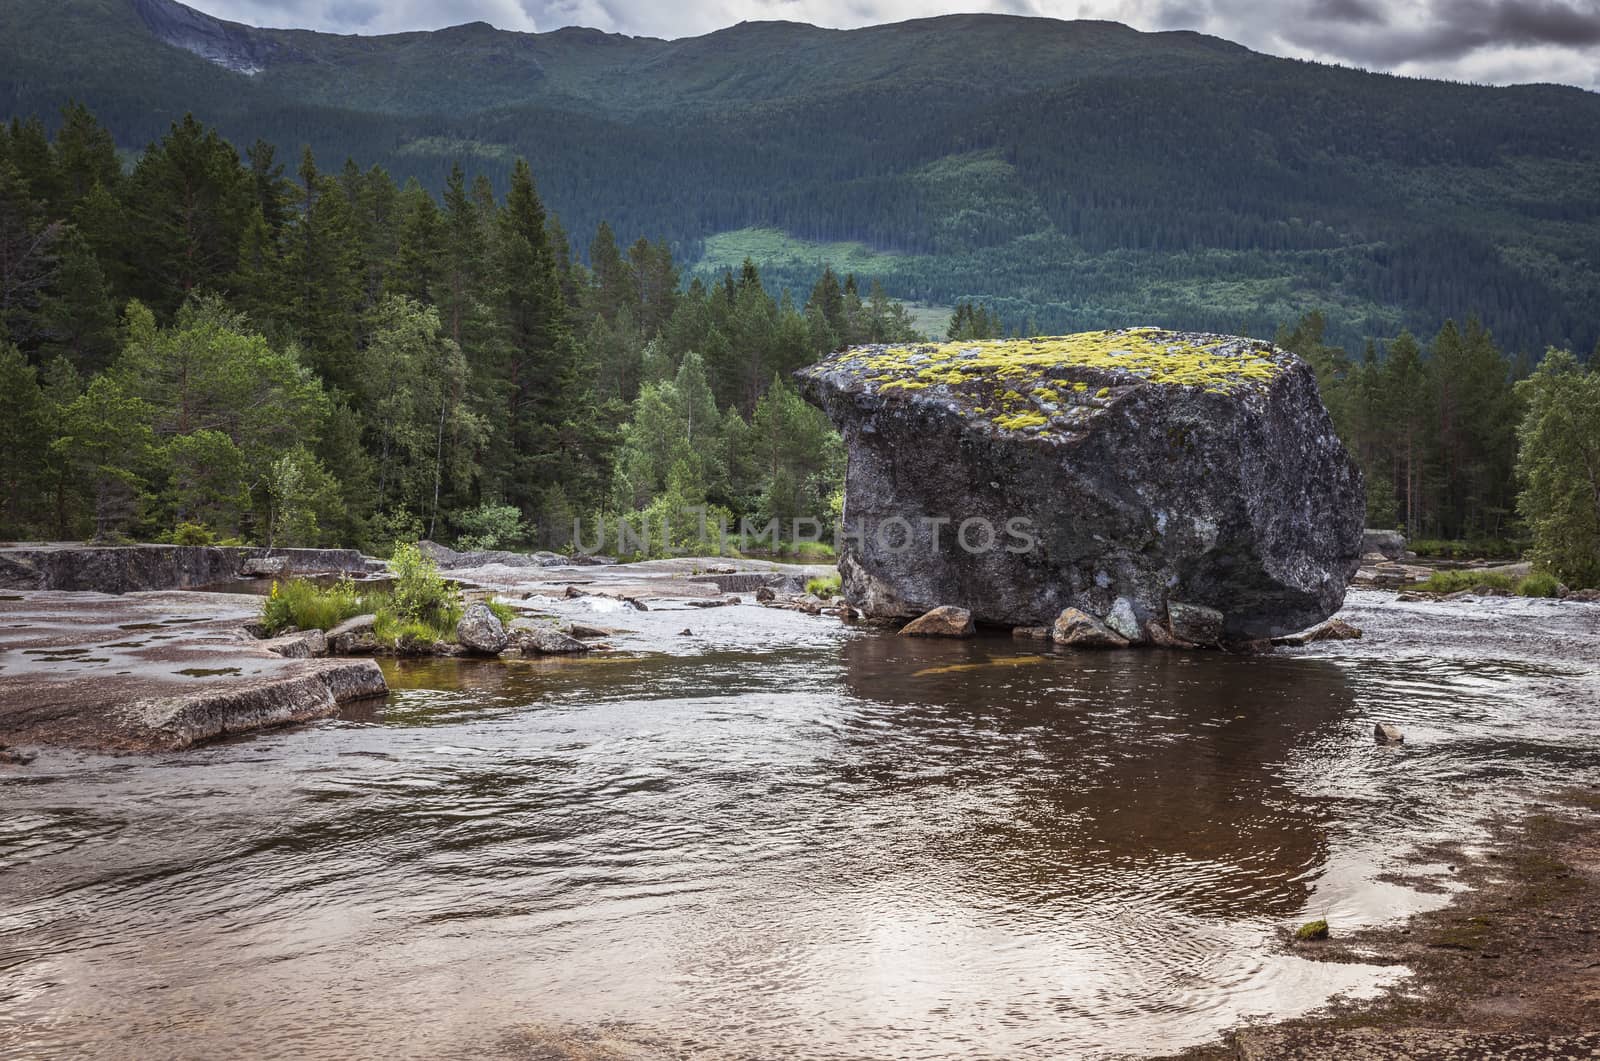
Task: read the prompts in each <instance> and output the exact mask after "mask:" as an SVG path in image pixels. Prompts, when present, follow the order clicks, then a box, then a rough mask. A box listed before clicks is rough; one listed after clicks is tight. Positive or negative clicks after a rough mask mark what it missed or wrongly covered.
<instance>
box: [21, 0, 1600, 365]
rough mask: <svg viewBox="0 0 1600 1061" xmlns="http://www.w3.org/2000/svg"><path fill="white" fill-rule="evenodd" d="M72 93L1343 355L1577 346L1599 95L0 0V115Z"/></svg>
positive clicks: (1586, 278)
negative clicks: (1317, 342)
mask: <svg viewBox="0 0 1600 1061" xmlns="http://www.w3.org/2000/svg"><path fill="white" fill-rule="evenodd" d="M69 96H71V97H76V98H79V99H82V100H83V101H85V102H86V103H88V104H89V105H90V106H91V108H93V109H94V110H95V111H96V113H97V114H99V115H100V116H101V117H102V119H103V120H105V121H106V122H107V123H108V124H110V125H111V127H112V128H113V130H114V131H115V132H116V134H117V135H118V137H119V139H120V140H121V141H122V142H123V143H124V145H125V146H128V147H137V146H139V145H141V144H142V143H144V142H147V141H148V140H149V139H150V138H152V137H154V136H157V135H159V134H160V133H161V131H162V130H163V129H164V128H165V125H166V123H167V122H168V121H170V120H171V118H173V117H175V116H177V115H178V114H180V113H181V112H182V111H185V110H193V111H194V112H195V113H196V115H197V116H198V117H200V118H202V119H203V120H205V121H208V122H211V123H215V124H217V125H218V126H219V127H220V128H221V129H222V130H223V131H224V132H225V133H227V134H228V135H230V136H231V137H233V138H234V139H235V140H236V142H249V141H250V140H253V139H254V138H255V137H256V136H263V137H266V138H267V139H269V140H273V141H275V142H277V143H279V145H280V146H281V147H282V148H284V149H286V150H293V149H294V148H295V147H297V146H298V145H299V144H300V143H310V144H311V145H312V146H313V147H314V148H315V149H316V150H317V151H318V153H319V155H320V156H322V157H323V158H324V160H325V162H336V161H338V160H339V159H341V158H342V157H344V156H346V155H349V156H353V157H354V158H356V159H357V160H358V161H360V162H362V163H363V164H369V163H379V164H382V165H384V166H385V167H387V168H389V169H390V170H391V171H393V172H395V173H396V175H397V176H416V177H418V178H420V179H422V180H423V181H424V182H425V183H428V184H430V185H435V186H437V184H438V183H439V182H440V180H441V179H442V177H443V175H444V173H445V172H446V171H447V170H448V167H449V165H450V164H451V163H452V162H453V161H455V160H457V159H460V160H461V161H463V162H464V163H465V164H466V165H467V166H468V168H469V169H479V170H482V171H484V172H486V173H488V174H489V175H490V176H491V177H493V178H496V179H497V180H498V179H502V178H503V177H504V174H505V173H506V172H507V171H508V169H509V167H510V164H511V161H512V160H513V159H514V158H515V157H516V156H517V155H519V154H521V155H525V156H527V157H528V158H529V159H530V160H531V161H532V162H533V164H534V167H535V170H536V172H537V173H538V175H539V179H540V183H541V187H542V189H543V191H544V192H545V194H546V196H547V198H548V199H549V201H550V202H551V204H552V205H553V206H554V207H555V209H556V210H557V211H558V212H559V213H560V215H561V217H562V218H563V220H564V221H565V222H566V224H567V226H568V228H569V230H571V231H572V232H573V233H574V234H575V236H576V238H577V240H578V242H579V243H580V244H582V243H584V242H586V236H585V234H586V233H587V232H589V231H592V228H593V226H594V225H595V224H596V223H597V222H598V221H599V220H601V219H602V218H605V219H609V220H610V221H611V222H612V223H613V225H614V226H615V227H616V228H617V229H618V231H619V232H620V233H622V234H623V235H625V236H628V237H631V236H633V235H641V234H644V235H650V236H652V237H657V236H659V237H664V238H667V239H670V240H672V241H674V242H676V243H677V244H678V245H679V247H680V251H681V252H683V253H685V254H687V255H688V256H689V257H691V258H693V257H696V256H697V255H699V254H700V253H701V251H702V248H705V254H706V257H705V260H704V265H705V266H706V267H707V268H713V267H716V266H719V265H720V264H722V263H723V262H724V261H726V260H727V259H728V258H729V257H730V256H733V255H737V254H738V253H739V252H740V251H741V249H749V250H751V251H752V252H756V253H759V252H762V251H763V249H765V248H770V247H772V246H775V245H777V242H782V244H783V245H784V246H786V247H788V248H790V249H791V250H790V252H789V253H787V255H786V257H785V259H784V261H783V262H774V263H773V264H774V266H775V275H778V276H780V277H782V278H784V279H786V280H789V281H791V282H794V283H803V282H808V281H809V279H810V276H811V274H812V272H813V270H814V269H815V268H816V262H815V261H814V260H812V259H810V258H808V256H807V252H806V251H804V250H803V249H802V250H799V251H795V250H793V248H804V247H806V246H807V241H810V242H812V243H815V244H817V245H819V246H820V245H822V244H837V243H839V242H841V241H842V242H847V243H854V244H859V248H858V253H856V254H855V258H854V260H858V261H864V262H870V263H872V264H873V271H874V272H875V273H877V274H878V275H879V276H880V277H881V279H883V281H884V282H885V284H886V286H887V287H888V288H889V289H890V290H891V292H893V293H895V294H898V295H901V296H904V297H910V298H922V299H926V300H930V301H942V302H949V301H952V300H954V299H957V298H964V297H977V298H982V299H986V300H988V301H990V302H991V303H993V304H994V305H996V306H997V307H999V308H1000V309H1001V311H1002V313H1003V314H1004V316H1005V317H1006V319H1007V320H1008V321H1010V322H1011V323H1012V324H1013V325H1021V324H1022V323H1023V322H1024V321H1025V320H1027V319H1030V318H1031V319H1033V320H1034V321H1036V322H1037V323H1038V324H1039V325H1040V326H1041V327H1047V328H1069V327H1106V326H1114V325H1123V324H1134V323H1155V324H1165V325H1172V326H1183V327H1207V328H1220V329H1236V328H1240V327H1248V328H1251V329H1254V330H1256V331H1264V330H1269V329H1270V328H1271V327H1273V326H1274V325H1275V324H1276V323H1278V322H1279V321H1281V320H1285V319H1288V318H1290V317H1292V316H1294V315H1296V314H1298V313H1299V312H1302V311H1303V310H1305V309H1309V308H1316V307H1320V308H1324V309H1326V310H1327V311H1328V312H1329V315H1330V318H1331V321H1332V326H1333V332H1334V334H1335V336H1337V337H1338V338H1341V339H1343V340H1345V341H1347V342H1348V341H1355V340H1356V339H1357V338H1358V337H1359V336H1360V335H1362V334H1379V335H1384V334H1394V333H1395V332H1397V331H1398V330H1399V329H1400V328H1401V327H1402V326H1407V325H1409V326H1412V327H1417V328H1422V329H1427V330H1431V329H1432V328H1435V327H1437V325H1438V323H1439V322H1440V321H1441V320H1442V319H1443V318H1444V317H1446V316H1451V315H1454V316H1458V317H1462V316H1465V315H1467V314H1469V313H1472V312H1478V313H1481V314H1482V315H1483V316H1484V317H1485V319H1486V320H1487V321H1488V322H1489V324H1490V325H1491V327H1493V328H1494V329H1495V330H1496V331H1497V333H1498V334H1499V335H1500V337H1501V339H1502V340H1504V341H1507V342H1509V343H1510V344H1511V345H1513V346H1517V347H1520V348H1523V349H1527V350H1529V351H1534V352H1537V351H1539V350H1542V349H1543V347H1544V345H1545V344H1547V343H1554V344H1558V345H1569V346H1573V347H1574V348H1576V349H1579V350H1580V351H1587V350H1588V349H1589V348H1591V347H1592V346H1593V344H1594V343H1595V341H1596V339H1597V338H1600V249H1597V248H1600V96H1597V95H1595V94H1592V93H1585V92H1582V91H1580V90H1577V89H1568V88H1559V87H1554V86H1523V87H1517V88H1486V87H1480V86H1469V85H1459V84H1447V83H1441V82H1429V81H1417V80H1409V79H1402V78H1395V77H1389V76H1384V75H1376V74H1369V73H1363V72H1360V71H1354V70H1348V69H1342V68H1335V67H1328V66H1319V65H1315V64H1308V63H1302V62H1296V61H1291V60H1283V59H1276V58H1272V57H1269V56H1263V55H1258V54H1256V53H1252V52H1250V51H1248V50H1246V49H1244V48H1241V47H1239V46H1238V45H1234V44H1230V43H1228V42H1226V41H1221V40H1218V39H1216V38H1210V37H1205V36H1202V35H1199V34H1193V33H1159V34H1145V33H1139V32H1136V31H1134V30H1131V29H1128V28H1127V27H1124V26H1120V25H1117V24H1114V23H1105V22H1059V21H1053V20H1048V19H1026V18H1015V17H1009V16H992V15H961V16H948V17H943V18H934V19H922V20H917V21H913V22H905V23H899V24H896V25H889V26H877V27H871V28H868V29H862V30H851V31H839V30H826V29H818V28H816V27H812V26H804V25H798V24H794V23H772V22H767V23H745V24H741V25H739V26H734V27H731V28H729V29H726V30H722V31H719V32H717V33H712V34H708V35H706V36H703V37H697V38H689V39H685V40H679V41H662V40H655V39H651V38H635V37H625V36H620V35H614V34H603V33H599V32H597V31H592V30H577V29H569V30H560V31H556V32H553V33H545V34H517V33H505V32H501V31H498V30H495V29H493V28H491V27H489V26H486V25H483V24H481V23H478V24H472V25H467V26H459V27H455V28H452V29H448V30H441V31H438V32H434V33H407V34H397V35H392V36H385V37H345V36H334V35H328V34H319V33H311V32H307V31H295V30H262V29H253V28H250V27H245V26H239V25H237V24H232V23H226V22H222V21H220V20H217V19H212V18H210V17H209V16H205V15H202V14H199V13H198V12H194V11H192V10H190V9H188V8H186V7H184V6H183V5H181V4H178V3H176V2H175V0H7V3H6V4H5V5H4V6H3V7H0V111H10V112H11V113H16V114H27V113H40V114H42V115H45V116H47V117H49V116H51V115H53V114H54V112H55V111H56V110H57V109H58V108H59V106H60V105H61V104H62V103H63V102H65V101H66V99H67V98H68V97H69ZM774 232H777V233H783V234H784V237H783V239H782V240H781V241H776V242H775V240H774V238H773V233H774ZM713 237H714V238H713ZM797 241H799V242H797ZM816 253H817V254H820V253H821V251H820V250H819V251H817V252H816Z"/></svg>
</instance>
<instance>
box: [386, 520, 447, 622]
mask: <svg viewBox="0 0 1600 1061" xmlns="http://www.w3.org/2000/svg"><path fill="white" fill-rule="evenodd" d="M389 571H390V573H391V574H393V575H394V590H393V592H392V594H391V597H390V607H391V609H392V610H393V612H394V615H395V618H397V619H399V620H400V621H401V622H406V623H423V624H425V625H426V626H428V627H429V628H431V629H434V630H450V631H452V632H453V631H454V629H455V625H456V623H457V622H458V621H459V620H460V619H461V601H460V597H459V595H458V594H457V593H456V591H455V590H454V589H452V588H451V587H450V586H449V585H448V584H447V583H446V582H445V580H444V578H443V576H441V575H440V574H439V565H438V564H436V563H434V562H433V559H432V558H431V557H428V556H424V555H423V554H422V550H420V549H418V548H417V547H416V546H415V545H409V544H406V543H403V542H401V543H396V544H395V547H394V555H393V556H391V557H390V558H389Z"/></svg>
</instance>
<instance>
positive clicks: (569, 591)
mask: <svg viewBox="0 0 1600 1061" xmlns="http://www.w3.org/2000/svg"><path fill="white" fill-rule="evenodd" d="M562 596H564V597H566V598H567V599H568V600H571V599H573V598H574V597H582V596H586V594H585V593H584V592H583V590H581V589H579V588H578V587H577V586H568V587H567V588H566V591H565V592H564V593H562Z"/></svg>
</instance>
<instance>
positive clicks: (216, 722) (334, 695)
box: [123, 659, 389, 750]
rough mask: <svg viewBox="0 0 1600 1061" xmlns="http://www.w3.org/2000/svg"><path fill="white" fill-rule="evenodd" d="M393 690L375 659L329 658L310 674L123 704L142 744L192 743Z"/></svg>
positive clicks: (301, 718)
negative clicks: (335, 659) (337, 660)
mask: <svg viewBox="0 0 1600 1061" xmlns="http://www.w3.org/2000/svg"><path fill="white" fill-rule="evenodd" d="M388 691H389V687H388V684H387V683H386V682H385V681H384V679H383V672H382V671H381V670H379V669H378V665H377V664H376V663H374V662H373V661H372V660H370V659H368V660H349V661H341V662H331V661H330V662H328V663H326V664H323V665H322V666H319V667H318V668H317V669H315V670H313V671H311V672H310V673H306V674H299V675H294V676H292V677H286V678H276V679H271V680H267V681H261V682H256V683H252V684H249V685H245V686H243V687H237V688H228V689H222V690H218V691H215V692H203V693H196V694H193V695H190V696H172V697H159V698H155V699H150V700H139V701H134V702H133V703H131V704H128V705H127V706H126V707H125V708H124V709H123V714H124V716H125V717H126V718H127V719H128V720H129V722H130V723H131V724H133V725H134V726H136V727H137V729H138V730H139V731H141V732H142V738H141V739H142V742H143V747H145V748H150V749H169V750H175V749H179V748H188V747H191V746H193V745H196V744H201V743H204V742H206V741H210V740H215V739H217V738H219V737H226V736H230V735H233V734H237V733H248V732H251V731H252V730H258V729H269V728H271V727H274V726H285V725H290V724H292V723H297V722H310V721H313V720H315V719H319V718H327V717H329V716H331V715H334V714H337V713H338V710H339V706H340V705H341V704H346V703H350V702H351V701H354V700H362V699H366V698H368V697H374V696H383V695H385V694H386V693H387V692H388Z"/></svg>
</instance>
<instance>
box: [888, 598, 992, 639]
mask: <svg viewBox="0 0 1600 1061" xmlns="http://www.w3.org/2000/svg"><path fill="white" fill-rule="evenodd" d="M900 633H901V634H903V635H904V636H906V637H971V636H972V635H973V634H975V633H977V627H975V626H974V625H973V622H972V613H971V612H969V611H967V609H965V608H957V607H954V606H952V605H948V604H947V605H944V606H942V607H939V608H934V609H933V610H932V611H929V612H926V613H924V614H923V615H919V616H918V617H917V618H915V619H913V620H911V621H910V622H909V623H907V624H906V625H905V626H903V627H901V628H900Z"/></svg>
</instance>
